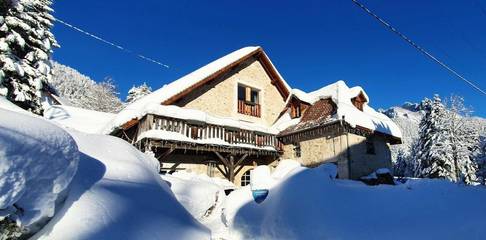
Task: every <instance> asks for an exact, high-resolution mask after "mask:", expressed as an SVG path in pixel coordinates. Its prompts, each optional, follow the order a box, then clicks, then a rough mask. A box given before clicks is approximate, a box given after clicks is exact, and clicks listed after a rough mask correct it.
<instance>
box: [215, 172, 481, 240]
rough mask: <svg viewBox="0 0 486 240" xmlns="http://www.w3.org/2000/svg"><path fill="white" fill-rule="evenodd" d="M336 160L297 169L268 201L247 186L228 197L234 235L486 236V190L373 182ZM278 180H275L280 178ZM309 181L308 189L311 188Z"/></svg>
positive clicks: (414, 181) (228, 220) (433, 183)
mask: <svg viewBox="0 0 486 240" xmlns="http://www.w3.org/2000/svg"><path fill="white" fill-rule="evenodd" d="M335 174H336V167H335V166H334V165H332V164H325V165H321V166H320V167H317V168H313V169H307V168H303V167H297V168H294V169H293V170H292V171H291V172H290V174H289V175H287V176H286V177H285V178H283V179H282V180H281V181H278V182H277V183H276V184H275V185H274V186H273V187H272V188H270V192H269V195H268V197H267V198H266V200H265V201H263V202H262V203H260V204H257V203H255V202H254V201H253V199H252V196H251V190H250V188H248V187H243V188H241V189H239V190H236V191H234V192H233V193H231V194H230V195H229V196H228V197H227V198H226V200H225V205H224V209H225V212H224V213H225V219H226V224H227V225H228V232H227V233H226V234H227V235H226V236H230V237H229V239H377V238H379V239H482V238H484V236H485V235H486V229H485V228H484V225H485V224H486V220H485V219H484V216H483V215H484V213H485V212H486V206H485V205H484V204H483V203H482V202H483V199H485V198H486V188H484V187H470V186H464V185H456V184H453V183H450V182H448V181H444V180H430V179H420V180H419V179H412V180H408V181H407V182H406V183H405V184H401V185H397V186H390V185H379V186H373V187H371V186H367V185H365V184H363V183H361V182H357V181H350V180H338V179H334V176H335ZM274 179H275V178H274ZM303 186H305V187H303Z"/></svg>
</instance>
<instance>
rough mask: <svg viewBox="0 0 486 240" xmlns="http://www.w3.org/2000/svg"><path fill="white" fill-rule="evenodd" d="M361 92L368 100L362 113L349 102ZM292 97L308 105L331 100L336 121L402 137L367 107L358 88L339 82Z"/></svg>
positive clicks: (282, 124) (295, 93)
mask: <svg viewBox="0 0 486 240" xmlns="http://www.w3.org/2000/svg"><path fill="white" fill-rule="evenodd" d="M361 92H362V93H363V95H364V96H365V98H366V99H367V100H368V102H367V103H365V104H364V106H363V111H360V110H359V109H357V108H356V107H355V106H354V105H353V104H352V102H351V99H352V98H354V97H356V96H358V95H359V94H360V93H361ZM292 94H293V95H292ZM292 96H296V97H297V98H299V99H300V100H302V101H305V102H308V103H310V104H313V103H315V102H316V101H318V100H320V99H325V98H331V99H332V101H333V102H334V103H336V105H337V113H336V115H335V116H333V118H335V119H336V120H341V119H343V118H344V121H346V122H347V123H348V124H350V125H351V126H352V127H356V126H361V127H365V128H367V129H370V130H374V131H377V132H381V133H385V134H389V135H392V136H394V137H398V138H401V137H402V134H401V131H400V128H399V127H398V126H397V125H396V124H395V123H394V122H393V121H392V120H391V119H390V118H388V117H387V116H386V115H384V114H382V113H379V112H377V111H375V110H374V109H373V108H371V107H370V106H369V105H368V104H369V98H368V95H366V92H365V91H364V90H363V89H362V88H361V87H359V86H356V87H353V88H349V87H348V86H347V85H346V83H345V82H344V81H342V80H340V81H337V82H335V83H333V84H330V85H328V86H325V87H323V88H321V89H318V90H316V91H313V92H310V93H305V92H303V91H301V90H298V89H293V90H292V91H291V95H290V96H289V99H290V97H292ZM277 122H278V123H279V124H280V125H281V126H285V125H289V121H277ZM285 123H287V124H285Z"/></svg>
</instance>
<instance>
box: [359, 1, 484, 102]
mask: <svg viewBox="0 0 486 240" xmlns="http://www.w3.org/2000/svg"><path fill="white" fill-rule="evenodd" d="M351 1H353V2H354V3H355V4H356V5H358V7H360V8H361V9H363V10H364V11H365V12H366V13H368V14H369V15H371V16H372V17H374V18H375V19H376V20H378V21H379V22H380V23H381V24H383V25H384V26H385V27H387V28H388V30H390V31H392V32H393V33H395V34H397V35H398V36H400V37H401V38H402V39H403V40H405V41H406V42H408V43H409V44H410V45H412V47H414V48H416V49H417V50H419V51H420V52H422V53H423V54H425V56H427V57H429V58H430V59H432V60H433V61H434V62H436V63H437V64H439V65H440V66H442V67H443V68H445V69H446V70H447V71H449V72H450V73H452V74H453V75H455V76H456V77H458V78H459V79H461V80H463V81H464V82H466V83H467V84H469V85H470V86H471V87H473V88H474V89H476V90H477V91H479V92H480V93H482V94H484V95H486V91H484V90H482V89H481V88H480V87H479V86H477V85H476V84H475V83H473V82H471V81H469V80H467V79H466V78H465V77H463V76H462V75H461V74H459V73H458V72H456V71H455V70H454V69H452V68H451V67H449V66H448V65H447V64H445V63H444V62H442V61H441V60H439V59H438V58H436V57H434V56H433V55H432V54H431V53H429V52H428V51H427V50H425V49H423V48H422V47H420V46H419V45H417V44H416V43H415V42H414V41H412V40H411V39H410V38H408V37H407V36H405V35H404V34H402V33H401V32H399V31H398V30H397V29H396V28H394V27H393V26H391V25H390V24H389V23H387V22H386V21H385V20H383V19H382V18H380V17H379V16H378V15H376V14H375V13H373V12H372V11H371V10H369V9H368V8H367V7H366V6H365V5H363V4H362V3H360V2H358V1H357V0H351Z"/></svg>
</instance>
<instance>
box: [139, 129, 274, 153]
mask: <svg viewBox="0 0 486 240" xmlns="http://www.w3.org/2000/svg"><path fill="white" fill-rule="evenodd" d="M145 138H149V139H159V140H168V141H177V142H188V143H197V144H209V145H221V146H228V147H239V148H251V149H260V150H268V151H277V150H276V149H275V148H274V147H272V146H256V145H251V144H245V143H229V142H226V141H224V140H223V139H220V138H206V139H192V138H189V137H187V136H185V135H183V134H181V133H178V132H171V131H166V130H148V131H146V132H143V133H141V134H140V136H138V141H140V140H142V139H145Z"/></svg>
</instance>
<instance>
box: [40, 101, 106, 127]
mask: <svg viewBox="0 0 486 240" xmlns="http://www.w3.org/2000/svg"><path fill="white" fill-rule="evenodd" d="M44 117H45V118H47V119H49V120H52V121H54V122H57V123H59V124H60V125H62V126H65V127H68V128H72V129H76V130H78V131H81V132H86V133H100V132H101V130H102V129H103V127H104V126H105V125H106V124H108V123H109V122H110V121H111V120H112V119H113V118H114V117H115V114H113V113H105V112H98V111H94V110H88V109H83V108H77V107H71V106H66V105H46V106H45V110H44Z"/></svg>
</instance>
